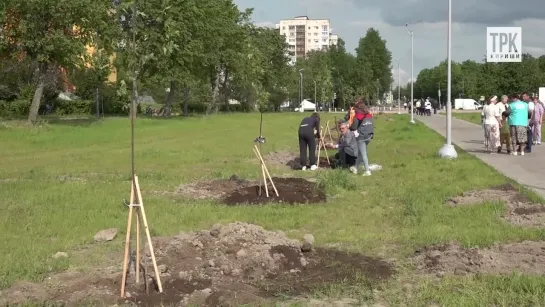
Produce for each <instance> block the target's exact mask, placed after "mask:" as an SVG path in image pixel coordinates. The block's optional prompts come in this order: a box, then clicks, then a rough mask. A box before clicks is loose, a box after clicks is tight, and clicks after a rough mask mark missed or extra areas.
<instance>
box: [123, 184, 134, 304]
mask: <svg viewBox="0 0 545 307" xmlns="http://www.w3.org/2000/svg"><path fill="white" fill-rule="evenodd" d="M134 187H135V182H134V178H133V181H132V182H131V197H130V203H129V219H128V221H127V235H126V236H125V256H124V258H123V277H122V278H121V297H125V284H126V283H127V271H128V269H129V268H128V266H129V257H130V255H129V250H130V245H131V230H132V229H131V228H132V227H131V226H132V211H133V203H134V193H135V191H134Z"/></svg>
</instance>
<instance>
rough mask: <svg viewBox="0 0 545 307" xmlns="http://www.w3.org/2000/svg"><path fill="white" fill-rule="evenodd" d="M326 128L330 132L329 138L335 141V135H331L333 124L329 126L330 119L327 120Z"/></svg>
mask: <svg viewBox="0 0 545 307" xmlns="http://www.w3.org/2000/svg"><path fill="white" fill-rule="evenodd" d="M325 128H326V130H327V134H329V139H330V140H331V142H334V140H333V136H332V135H331V126H329V121H327V124H326V125H325Z"/></svg>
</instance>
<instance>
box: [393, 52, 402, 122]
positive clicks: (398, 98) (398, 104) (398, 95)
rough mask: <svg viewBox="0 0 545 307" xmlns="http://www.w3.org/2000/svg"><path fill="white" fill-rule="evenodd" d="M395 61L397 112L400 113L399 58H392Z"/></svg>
mask: <svg viewBox="0 0 545 307" xmlns="http://www.w3.org/2000/svg"><path fill="white" fill-rule="evenodd" d="M394 61H396V63H397V108H398V110H397V114H398V115H401V69H400V68H399V60H397V59H394Z"/></svg>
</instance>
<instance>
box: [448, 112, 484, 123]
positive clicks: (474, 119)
mask: <svg viewBox="0 0 545 307" xmlns="http://www.w3.org/2000/svg"><path fill="white" fill-rule="evenodd" d="M452 116H453V117H455V118H458V119H463V120H465V121H468V122H471V123H475V124H477V125H480V124H481V113H480V112H478V113H452Z"/></svg>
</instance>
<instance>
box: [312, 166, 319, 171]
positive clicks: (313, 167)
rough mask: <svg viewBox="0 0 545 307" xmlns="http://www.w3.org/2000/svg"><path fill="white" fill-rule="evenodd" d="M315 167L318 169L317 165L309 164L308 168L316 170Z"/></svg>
mask: <svg viewBox="0 0 545 307" xmlns="http://www.w3.org/2000/svg"><path fill="white" fill-rule="evenodd" d="M317 169H318V166H316V165H311V166H310V170H311V171H315V170H317Z"/></svg>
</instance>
